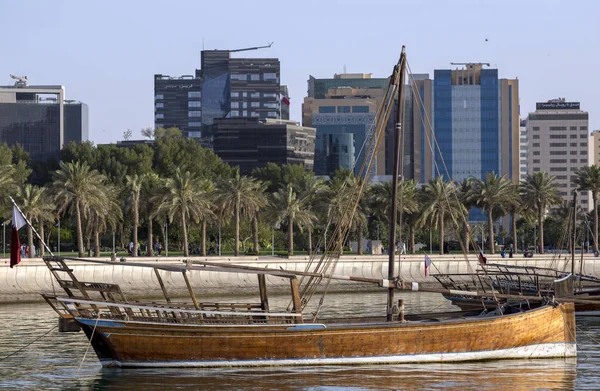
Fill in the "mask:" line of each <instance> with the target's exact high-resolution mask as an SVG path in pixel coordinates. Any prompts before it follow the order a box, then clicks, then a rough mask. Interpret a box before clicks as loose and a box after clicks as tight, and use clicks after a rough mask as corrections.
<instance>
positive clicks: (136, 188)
mask: <svg viewBox="0 0 600 391" xmlns="http://www.w3.org/2000/svg"><path fill="white" fill-rule="evenodd" d="M125 180H126V185H125V186H126V187H127V190H128V191H129V192H130V193H129V201H130V202H131V214H132V217H133V221H132V224H133V253H132V254H131V255H132V256H134V257H137V256H138V226H139V224H140V193H141V191H142V178H141V177H140V176H139V175H138V174H135V175H127V176H125ZM148 246H149V247H152V242H150V243H148Z"/></svg>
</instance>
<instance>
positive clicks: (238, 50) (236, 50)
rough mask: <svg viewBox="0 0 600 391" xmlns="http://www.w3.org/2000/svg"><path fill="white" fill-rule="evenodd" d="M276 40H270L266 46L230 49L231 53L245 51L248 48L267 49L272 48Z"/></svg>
mask: <svg viewBox="0 0 600 391" xmlns="http://www.w3.org/2000/svg"><path fill="white" fill-rule="evenodd" d="M273 43H274V42H269V44H268V45H266V46H255V47H253V48H244V49H233V50H228V52H229V53H234V52H245V51H248V50H258V49H266V48H270V47H271V45H273Z"/></svg>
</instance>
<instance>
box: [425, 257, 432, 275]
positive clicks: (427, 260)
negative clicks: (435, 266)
mask: <svg viewBox="0 0 600 391" xmlns="http://www.w3.org/2000/svg"><path fill="white" fill-rule="evenodd" d="M429 266H431V258H429V255H427V254H425V277H427V270H429Z"/></svg>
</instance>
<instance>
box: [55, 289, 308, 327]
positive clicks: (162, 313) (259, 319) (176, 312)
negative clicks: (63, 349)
mask: <svg viewBox="0 0 600 391" xmlns="http://www.w3.org/2000/svg"><path fill="white" fill-rule="evenodd" d="M44 298H45V299H46V301H47V302H49V303H51V305H52V306H53V307H54V308H55V309H58V310H57V312H59V314H61V316H63V317H64V316H66V315H67V314H69V315H70V316H72V317H74V318H79V319H82V318H83V319H88V320H89V319H92V320H96V319H104V320H107V319H110V320H124V321H139V322H158V323H178V324H197V325H208V324H210V325H215V324H222V325H228V324H232V325H237V324H293V323H301V318H302V314H297V313H288V312H268V311H256V310H255V308H254V305H251V306H250V307H248V306H247V305H245V306H241V305H234V306H222V304H221V303H219V306H220V307H222V308H221V309H220V310H203V309H200V310H197V309H190V308H186V307H181V306H177V305H172V304H170V305H159V304H152V305H149V304H132V303H114V302H105V301H93V300H87V299H79V298H71V297H51V296H45V297H44ZM213 304H214V303H213ZM207 307H211V308H214V305H212V306H211V305H209V306H207ZM248 308H250V309H252V310H251V311H249V310H248ZM239 309H246V310H245V311H239Z"/></svg>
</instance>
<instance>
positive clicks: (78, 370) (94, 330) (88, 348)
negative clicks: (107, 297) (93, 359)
mask: <svg viewBox="0 0 600 391" xmlns="http://www.w3.org/2000/svg"><path fill="white" fill-rule="evenodd" d="M99 320H100V311H98V316H97V317H96V323H95V324H94V329H93V330H92V334H91V335H90V342H89V343H88V346H87V348H86V349H85V353H84V354H83V358H82V359H81V363H80V364H79V368H78V369H77V377H79V372H80V371H81V367H82V366H83V362H84V361H85V357H86V356H87V354H88V351H89V350H90V346H92V338H94V334H95V333H96V326H98V321H99Z"/></svg>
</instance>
